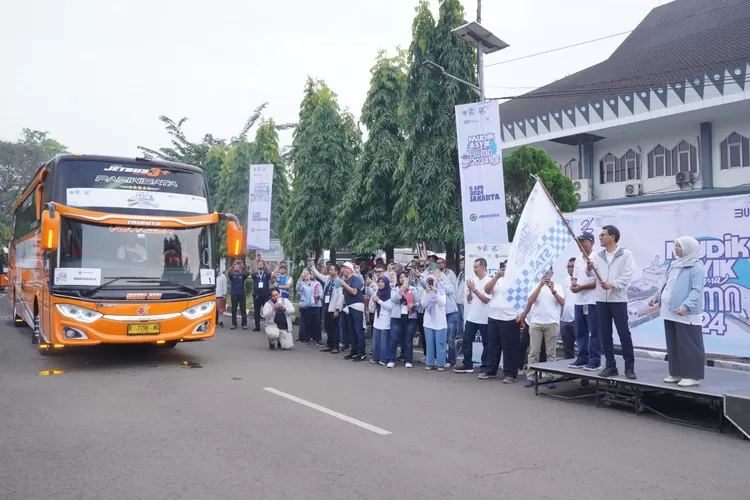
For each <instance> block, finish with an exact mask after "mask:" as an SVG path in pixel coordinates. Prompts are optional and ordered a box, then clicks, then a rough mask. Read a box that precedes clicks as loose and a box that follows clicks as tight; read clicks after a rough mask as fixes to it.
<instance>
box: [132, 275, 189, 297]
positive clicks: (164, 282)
mask: <svg viewBox="0 0 750 500" xmlns="http://www.w3.org/2000/svg"><path fill="white" fill-rule="evenodd" d="M136 279H137V280H138V281H143V282H146V283H159V284H160V285H172V286H176V287H179V288H181V289H183V290H185V291H187V292H191V293H194V294H195V295H198V294H199V293H201V291H200V290H198V289H197V288H193V287H192V286H188V285H185V284H183V283H180V282H179V281H172V280H165V279H159V278H136Z"/></svg>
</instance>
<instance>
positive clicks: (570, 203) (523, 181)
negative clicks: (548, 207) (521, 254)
mask: <svg viewBox="0 0 750 500" xmlns="http://www.w3.org/2000/svg"><path fill="white" fill-rule="evenodd" d="M532 174H533V175H537V176H539V178H540V179H542V182H544V185H545V186H546V187H547V190H548V191H549V192H550V194H551V195H552V199H554V200H555V203H556V204H557V206H558V208H559V209H560V210H561V211H563V212H574V211H575V210H576V208H578V200H576V197H575V190H574V189H573V181H571V180H570V179H569V178H568V177H566V176H565V175H564V174H563V173H562V172H561V171H560V167H559V166H558V165H557V164H556V163H555V162H554V161H552V158H551V157H550V156H549V155H548V154H547V152H546V151H544V150H543V149H541V148H532V147H529V146H521V147H520V148H518V149H517V150H515V151H514V152H513V153H512V154H511V155H510V156H508V157H506V158H503V179H504V180H505V200H506V202H505V203H506V207H507V214H508V237H509V238H510V240H511V241H512V240H513V235H514V234H515V232H516V226H518V220H519V219H520V218H521V213H522V212H523V207H524V206H525V205H526V199H527V198H528V197H529V194H531V190H532V189H534V184H535V183H536V181H535V180H534V178H533V177H532Z"/></svg>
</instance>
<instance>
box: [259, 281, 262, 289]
mask: <svg viewBox="0 0 750 500" xmlns="http://www.w3.org/2000/svg"><path fill="white" fill-rule="evenodd" d="M258 288H259V289H260V288H263V282H262V281H259V282H258Z"/></svg>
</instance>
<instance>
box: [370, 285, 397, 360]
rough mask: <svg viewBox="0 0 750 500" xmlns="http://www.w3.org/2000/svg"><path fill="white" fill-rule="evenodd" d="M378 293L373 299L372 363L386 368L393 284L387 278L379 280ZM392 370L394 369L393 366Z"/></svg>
mask: <svg viewBox="0 0 750 500" xmlns="http://www.w3.org/2000/svg"><path fill="white" fill-rule="evenodd" d="M377 285H378V291H377V292H375V295H374V296H373V297H372V301H373V302H374V303H375V317H374V318H373V320H372V357H371V358H370V363H373V364H381V365H383V366H386V360H387V359H388V337H389V336H390V332H391V309H393V302H391V282H390V280H389V279H388V277H387V276H381V277H380V278H378V284H377ZM391 368H393V367H392V366H391Z"/></svg>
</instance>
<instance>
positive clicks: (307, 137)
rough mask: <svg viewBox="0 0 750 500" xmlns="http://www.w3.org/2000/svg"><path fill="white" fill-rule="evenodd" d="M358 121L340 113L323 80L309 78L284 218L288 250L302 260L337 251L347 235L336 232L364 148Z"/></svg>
mask: <svg viewBox="0 0 750 500" xmlns="http://www.w3.org/2000/svg"><path fill="white" fill-rule="evenodd" d="M358 145H359V136H358V134H357V128H356V125H355V121H354V117H353V116H352V115H351V114H350V113H348V112H346V111H344V112H342V111H341V110H340V108H339V105H338V102H337V100H336V94H335V93H334V92H333V91H332V90H331V89H330V88H328V86H327V85H326V84H325V82H323V81H322V80H313V79H312V78H308V79H307V83H306V85H305V91H304V98H303V99H302V103H301V105H300V112H299V123H298V125H297V128H296V130H295V133H294V139H293V141H292V149H291V152H290V158H291V160H292V190H291V195H290V202H289V204H288V206H287V211H286V214H285V216H284V220H285V222H286V224H285V226H284V231H283V233H282V241H283V243H284V246H285V247H286V248H287V249H289V250H291V251H293V252H294V253H295V254H297V255H301V254H303V253H305V252H307V251H308V250H313V251H319V250H320V249H322V248H323V247H324V246H325V247H326V248H331V249H333V250H335V248H336V246H337V245H338V244H340V243H342V240H344V239H345V236H344V235H343V234H342V233H341V232H340V231H334V230H335V228H336V224H337V222H338V219H337V218H336V217H335V216H334V214H335V213H336V212H335V210H334V207H336V206H338V205H339V204H341V203H342V199H343V194H344V190H345V187H346V188H351V187H352V186H351V183H350V182H349V179H350V177H351V175H352V172H353V171H354V167H355V162H356V157H357V154H358V149H359V146H358Z"/></svg>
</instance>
